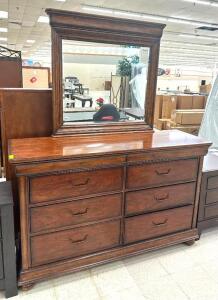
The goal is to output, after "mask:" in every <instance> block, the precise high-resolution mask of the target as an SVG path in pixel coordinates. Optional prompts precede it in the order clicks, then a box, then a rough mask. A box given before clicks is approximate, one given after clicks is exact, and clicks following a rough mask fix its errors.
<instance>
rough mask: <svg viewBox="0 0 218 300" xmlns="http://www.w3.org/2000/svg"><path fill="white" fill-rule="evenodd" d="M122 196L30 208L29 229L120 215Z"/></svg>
mask: <svg viewBox="0 0 218 300" xmlns="http://www.w3.org/2000/svg"><path fill="white" fill-rule="evenodd" d="M121 204H122V196H121V194H118V195H108V196H102V197H95V198H91V199H84V200H76V201H71V202H67V203H61V204H52V205H48V206H43V207H35V208H32V209H31V231H32V232H40V231H43V230H48V229H55V228H60V227H64V226H71V225H76V224H82V223H85V222H91V221H97V220H103V219H106V218H113V217H118V216H120V215H121Z"/></svg>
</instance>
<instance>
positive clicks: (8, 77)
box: [0, 57, 23, 88]
mask: <svg viewBox="0 0 218 300" xmlns="http://www.w3.org/2000/svg"><path fill="white" fill-rule="evenodd" d="M0 70H1V72H0V88H22V86H23V81H22V60H21V58H19V57H0Z"/></svg>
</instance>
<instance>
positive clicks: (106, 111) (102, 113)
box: [93, 104, 120, 122]
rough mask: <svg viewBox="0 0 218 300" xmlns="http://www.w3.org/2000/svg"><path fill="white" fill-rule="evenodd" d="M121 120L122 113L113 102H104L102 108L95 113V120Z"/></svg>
mask: <svg viewBox="0 0 218 300" xmlns="http://www.w3.org/2000/svg"><path fill="white" fill-rule="evenodd" d="M119 120H120V114H119V112H118V111H117V109H116V106H115V105H113V104H103V105H102V106H101V108H100V109H99V110H98V111H97V112H96V113H95V114H94V116H93V121H96V122H102V121H104V122H105V121H111V122H118V121H119Z"/></svg>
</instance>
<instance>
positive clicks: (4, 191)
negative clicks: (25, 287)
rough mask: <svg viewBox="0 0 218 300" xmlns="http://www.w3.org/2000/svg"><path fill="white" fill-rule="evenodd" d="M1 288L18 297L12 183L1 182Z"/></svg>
mask: <svg viewBox="0 0 218 300" xmlns="http://www.w3.org/2000/svg"><path fill="white" fill-rule="evenodd" d="M0 288H1V289H5V296H6V298H9V297H13V296H15V295H17V272H16V249H15V239H14V214H13V197H12V188H11V182H10V181H6V182H0Z"/></svg>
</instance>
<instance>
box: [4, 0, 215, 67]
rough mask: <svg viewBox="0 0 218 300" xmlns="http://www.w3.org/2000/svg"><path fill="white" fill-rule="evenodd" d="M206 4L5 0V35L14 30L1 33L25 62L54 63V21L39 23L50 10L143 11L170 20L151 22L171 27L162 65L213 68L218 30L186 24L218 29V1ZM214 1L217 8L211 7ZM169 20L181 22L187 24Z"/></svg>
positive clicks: (165, 38)
mask: <svg viewBox="0 0 218 300" xmlns="http://www.w3.org/2000/svg"><path fill="white" fill-rule="evenodd" d="M200 1H201V0H196V1H195V3H193V2H194V1H191V0H167V1H166V0H153V1H151V0H135V1H132V0H131V1H130V0H120V1H117V0H110V1H106V0H83V1H81V0H65V1H64V0H62V1H60V0H59V1H58V0H0V11H7V12H8V18H4V19H3V18H1V17H0V31H1V28H7V30H8V31H7V32H0V44H2V45H3V46H4V45H5V46H6V47H8V48H11V49H16V50H21V51H22V55H23V57H25V58H34V59H35V60H37V61H42V62H44V63H48V64H49V63H50V60H51V58H50V27H49V24H48V23H39V22H38V18H39V17H40V16H46V14H45V12H44V11H45V8H56V9H65V10H75V11H84V8H85V7H86V9H87V7H90V6H91V7H93V6H94V7H95V8H97V7H100V8H108V9H113V12H114V11H115V12H119V11H128V12H139V13H140V14H142V13H145V14H150V15H155V16H157V15H158V16H159V17H160V16H162V17H164V18H166V19H165V20H164V21H162V20H158V19H156V20H155V19H152V20H151V19H149V21H152V22H162V23H166V24H167V26H166V29H165V31H164V35H163V39H162V42H161V54H160V64H161V65H165V66H167V65H175V66H179V65H183V66H184V65H186V66H197V67H200V68H211V69H212V68H214V66H215V63H218V30H217V31H212V32H211V31H205V30H200V29H197V28H198V27H199V25H197V23H196V24H194V25H193V24H184V23H185V22H183V21H184V20H189V21H196V22H199V23H202V22H203V23H205V22H206V23H209V24H213V25H217V27H218V20H217V15H218V0H217V1H215V0H214V1H209V0H205V1H206V2H208V5H203V4H199V3H197V2H200ZM205 1H204V2H205ZM211 3H212V4H213V5H209V4H211ZM216 4H217V5H216ZM89 12H90V11H89ZM99 13H101V14H104V12H103V13H102V12H99ZM0 15H1V14H0ZM126 17H127V16H126ZM134 18H137V17H134ZM167 18H179V19H183V21H181V20H180V22H179V20H178V21H177V20H175V19H169V20H168V19H167ZM145 20H146V18H145ZM172 21H173V22H172ZM4 30H5V29H4Z"/></svg>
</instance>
